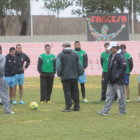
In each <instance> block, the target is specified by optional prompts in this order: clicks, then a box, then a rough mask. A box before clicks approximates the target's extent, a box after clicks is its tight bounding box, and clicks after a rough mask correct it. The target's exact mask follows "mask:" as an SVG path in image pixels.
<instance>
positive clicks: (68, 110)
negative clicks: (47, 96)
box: [62, 108, 71, 112]
mask: <svg viewBox="0 0 140 140" xmlns="http://www.w3.org/2000/svg"><path fill="white" fill-rule="evenodd" d="M62 112H71V108H69V109H64V110H62Z"/></svg>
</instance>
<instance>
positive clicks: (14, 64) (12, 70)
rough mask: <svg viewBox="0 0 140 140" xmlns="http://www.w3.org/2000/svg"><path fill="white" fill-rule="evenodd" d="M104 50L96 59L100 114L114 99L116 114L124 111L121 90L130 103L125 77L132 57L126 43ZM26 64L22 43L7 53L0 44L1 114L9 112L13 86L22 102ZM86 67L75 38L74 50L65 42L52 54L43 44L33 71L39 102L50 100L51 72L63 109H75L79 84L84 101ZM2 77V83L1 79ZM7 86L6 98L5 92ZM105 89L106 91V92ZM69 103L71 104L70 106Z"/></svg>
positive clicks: (129, 70) (14, 103)
mask: <svg viewBox="0 0 140 140" xmlns="http://www.w3.org/2000/svg"><path fill="white" fill-rule="evenodd" d="M104 47H105V52H103V53H102V54H101V57H100V62H101V66H102V68H103V73H102V92H101V99H100V101H106V102H105V105H104V107H103V109H102V111H99V112H97V113H98V114H100V115H108V112H109V110H110V108H111V106H112V103H113V101H114V100H117V101H118V103H119V111H120V114H121V115H122V114H125V113H126V109H125V89H124V85H125V87H126V93H127V102H130V89H129V76H130V72H131V71H132V69H133V60H132V57H131V55H130V54H129V53H127V52H126V45H125V44H121V45H119V44H118V42H111V43H110V44H109V43H105V44H104ZM29 64H30V59H29V57H28V56H27V55H26V54H25V53H23V52H22V45H21V44H17V45H16V48H14V47H11V48H10V49H9V54H8V55H6V57H4V56H3V55H2V47H1V46H0V81H1V82H0V90H1V91H0V97H1V99H2V104H3V106H4V110H5V113H12V111H11V110H10V103H11V104H13V105H16V104H17V102H16V87H17V84H18V85H19V103H20V104H24V102H23V100H22V96H23V82H24V70H25V69H27V68H28V66H29ZM87 66H88V56H87V54H86V52H85V51H84V50H82V49H81V44H80V42H79V41H75V42H74V50H72V49H71V44H70V43H69V42H64V43H63V44H62V52H60V53H59V54H58V56H57V58H56V57H55V55H54V54H52V53H51V46H50V45H49V44H46V45H45V53H43V54H41V55H40V56H39V58H38V64H37V70H38V72H39V73H40V102H41V103H42V104H43V103H45V102H47V103H51V93H52V89H53V82H54V75H55V73H56V72H57V75H58V76H59V77H61V82H62V85H63V91H64V97H65V109H64V110H63V111H64V112H71V111H79V110H80V103H79V88H78V81H79V83H80V86H81V93H82V98H83V99H82V101H83V102H85V103H88V100H87V99H86V98H85V82H86V75H85V69H86V68H87ZM5 80H6V83H5V82H4V81H5ZM7 86H8V87H9V93H10V99H9V94H8V89H7V88H6V87H7ZM106 92H107V93H106ZM4 93H5V94H4ZM72 103H74V107H73V109H72V108H71V107H72Z"/></svg>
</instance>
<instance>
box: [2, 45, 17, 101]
mask: <svg viewBox="0 0 140 140" xmlns="http://www.w3.org/2000/svg"><path fill="white" fill-rule="evenodd" d="M15 75H16V57H15V48H14V47H11V48H10V49H9V54H8V55H6V63H5V69H4V76H5V79H6V84H7V86H8V87H9V92H10V102H11V103H12V101H13V99H14V86H15V85H16V78H15Z"/></svg>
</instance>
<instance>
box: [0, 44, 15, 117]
mask: <svg viewBox="0 0 140 140" xmlns="http://www.w3.org/2000/svg"><path fill="white" fill-rule="evenodd" d="M5 62H6V58H5V56H3V55H2V47H1V46H0V98H1V100H2V105H3V108H4V112H5V113H8V114H14V112H12V111H11V109H10V99H9V93H8V88H7V85H6V81H5V79H4V77H3V76H4V67H5Z"/></svg>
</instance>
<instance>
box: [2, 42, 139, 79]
mask: <svg viewBox="0 0 140 140" xmlns="http://www.w3.org/2000/svg"><path fill="white" fill-rule="evenodd" d="M104 43H105V42H82V43H81V45H82V49H83V50H85V51H86V52H87V54H88V58H89V65H88V68H87V69H86V74H87V75H101V73H102V69H101V66H100V54H101V52H103V51H104V47H103V45H104ZM121 43H125V44H126V46H127V52H128V53H130V54H131V55H132V57H133V61H134V69H133V71H132V74H139V73H140V57H139V53H140V41H137V42H136V41H131V42H130V41H127V42H119V44H121ZM21 44H22V46H23V52H25V53H26V54H27V55H28V56H29V57H30V59H31V65H30V67H29V68H28V69H27V70H26V71H25V76H26V77H35V76H39V74H38V72H37V61H38V57H39V55H40V54H41V53H43V52H44V45H45V44H46V43H21ZM49 44H51V45H52V50H51V51H52V53H54V54H55V55H56V56H57V54H58V53H59V52H61V50H62V47H61V44H62V42H55V43H54V42H52V43H49ZM1 45H2V47H3V54H4V55H6V54H7V53H8V52H9V48H10V47H15V45H16V44H15V43H2V44H1ZM71 45H72V48H73V43H72V44H71Z"/></svg>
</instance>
